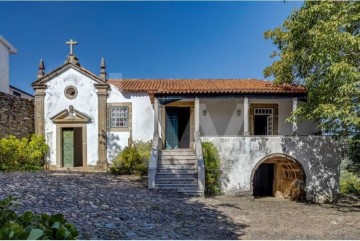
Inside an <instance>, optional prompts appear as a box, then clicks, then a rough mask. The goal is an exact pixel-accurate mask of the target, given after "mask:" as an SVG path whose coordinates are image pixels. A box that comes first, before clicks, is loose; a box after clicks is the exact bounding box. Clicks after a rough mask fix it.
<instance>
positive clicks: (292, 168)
mask: <svg viewBox="0 0 360 241" xmlns="http://www.w3.org/2000/svg"><path fill="white" fill-rule="evenodd" d="M251 184H252V194H253V195H254V196H255V197H259V196H273V197H283V198H287V199H291V200H303V199H304V197H305V195H306V193H305V185H306V176H305V172H304V169H303V167H302V165H301V164H300V163H299V162H298V161H297V160H295V159H293V158H291V157H289V156H286V155H282V154H276V155H270V156H267V157H265V158H264V159H263V160H262V161H260V162H259V163H258V164H257V165H256V166H255V168H254V170H253V172H252V175H251Z"/></svg>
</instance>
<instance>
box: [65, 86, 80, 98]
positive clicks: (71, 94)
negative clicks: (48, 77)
mask: <svg viewBox="0 0 360 241" xmlns="http://www.w3.org/2000/svg"><path fill="white" fill-rule="evenodd" d="M77 94H78V92H77V89H76V88H75V87H74V86H72V85H71V86H68V87H66V88H65V96H66V98H68V99H75V98H76V96H77Z"/></svg>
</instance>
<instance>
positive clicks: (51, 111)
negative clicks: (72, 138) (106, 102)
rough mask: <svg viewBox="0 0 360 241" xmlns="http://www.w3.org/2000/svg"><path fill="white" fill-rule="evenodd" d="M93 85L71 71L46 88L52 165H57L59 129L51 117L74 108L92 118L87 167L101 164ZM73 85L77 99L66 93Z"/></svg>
mask: <svg viewBox="0 0 360 241" xmlns="http://www.w3.org/2000/svg"><path fill="white" fill-rule="evenodd" d="M94 83H95V82H94V81H93V80H92V79H90V78H88V77H87V76H85V75H83V74H81V73H79V72H78V71H76V70H74V69H69V70H67V71H65V72H64V73H62V74H61V75H59V76H57V77H55V78H54V79H52V80H50V81H49V82H48V83H47V84H46V86H47V88H46V90H45V92H46V95H45V100H44V105H45V110H44V111H45V137H46V140H47V143H48V144H49V146H50V164H51V165H56V154H57V153H56V125H55V124H54V123H53V122H52V121H51V120H50V118H51V117H53V116H54V115H56V114H58V113H59V112H61V111H63V110H64V109H69V106H70V105H72V106H73V107H74V108H75V109H76V110H78V111H80V112H82V113H84V114H86V115H87V116H89V117H90V118H91V123H89V124H87V164H88V165H96V163H97V161H98V109H97V106H98V98H97V95H96V89H95V87H94ZM69 85H73V86H75V87H76V88H77V90H78V94H77V97H76V98H75V99H72V100H70V99H68V98H66V97H65V94H64V90H65V88H66V87H67V86H69Z"/></svg>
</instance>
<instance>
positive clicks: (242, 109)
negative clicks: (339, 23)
mask: <svg viewBox="0 0 360 241" xmlns="http://www.w3.org/2000/svg"><path fill="white" fill-rule="evenodd" d="M67 43H68V44H69V45H70V46H71V48H70V54H69V55H68V58H67V60H66V62H65V63H64V64H63V65H61V66H60V67H58V68H57V69H55V70H53V71H51V72H49V73H47V74H45V72H44V64H43V62H42V61H41V62H40V65H39V72H38V79H37V80H36V81H35V82H34V83H33V84H32V86H33V88H34V89H35V129H36V133H38V134H41V135H44V136H45V137H46V140H47V143H48V144H49V146H50V156H49V166H50V168H51V169H57V170H62V169H74V170H107V168H108V165H109V164H110V163H111V162H112V160H113V159H114V158H115V156H116V155H117V154H118V153H119V152H121V151H122V150H123V148H124V147H126V146H128V145H131V143H133V142H134V141H137V140H142V141H152V143H153V149H152V155H151V160H150V163H149V175H148V178H149V188H150V189H175V190H178V191H181V192H186V193H195V194H202V193H203V191H204V185H205V184H204V175H205V170H204V169H205V168H204V162H203V158H202V149H201V142H204V141H210V142H212V143H214V144H215V145H216V146H217V148H218V150H219V153H220V158H221V171H222V177H221V185H222V191H223V192H224V193H225V194H228V195H242V194H250V195H270V196H274V195H275V196H289V197H291V196H292V195H294V193H293V192H300V191H301V190H304V192H305V193H306V198H307V199H308V200H313V201H316V202H322V201H332V200H334V199H336V195H337V194H338V192H339V165H340V161H341V159H342V156H343V149H342V148H341V146H340V145H339V144H338V143H337V142H335V141H333V140H332V139H331V138H330V137H324V136H322V135H320V132H319V130H317V125H316V123H311V122H303V123H299V124H292V123H289V122H287V121H286V119H287V118H288V117H289V116H290V114H291V112H292V111H293V110H294V109H295V108H297V106H298V105H301V104H303V103H304V101H306V96H307V94H306V90H305V89H304V88H303V87H302V86H295V85H275V84H273V83H272V82H269V81H264V80H254V79H161V80H160V79H159V80H156V79H120V80H116V79H107V74H106V66H105V61H104V60H103V59H102V60H101V65H100V74H99V75H95V74H93V73H91V72H90V71H88V70H86V69H85V68H84V67H82V66H81V65H80V63H79V61H78V59H77V57H76V56H75V55H74V53H73V50H72V47H73V45H75V44H76V42H74V41H72V40H71V41H70V42H67Z"/></svg>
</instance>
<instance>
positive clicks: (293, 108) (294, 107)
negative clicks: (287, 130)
mask: <svg viewBox="0 0 360 241" xmlns="http://www.w3.org/2000/svg"><path fill="white" fill-rule="evenodd" d="M297 104H298V99H297V98H293V99H292V111H293V112H294V111H295V110H296V108H297ZM297 131H298V125H297V123H296V122H293V123H292V133H293V135H296V134H297Z"/></svg>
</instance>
